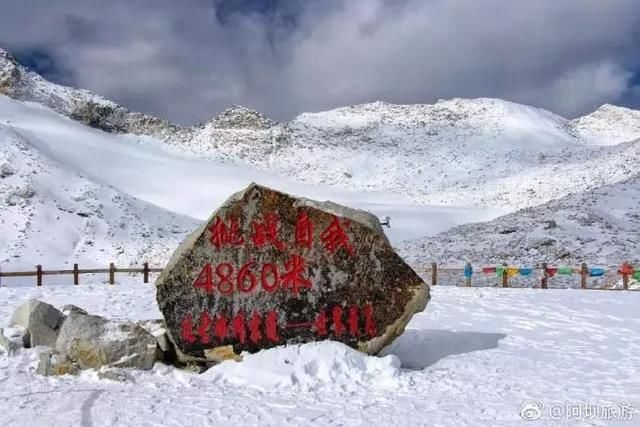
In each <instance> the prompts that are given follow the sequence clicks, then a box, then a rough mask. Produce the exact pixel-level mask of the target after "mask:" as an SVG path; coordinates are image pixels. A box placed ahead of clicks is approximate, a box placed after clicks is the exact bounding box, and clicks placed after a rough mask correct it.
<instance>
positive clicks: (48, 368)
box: [36, 350, 80, 377]
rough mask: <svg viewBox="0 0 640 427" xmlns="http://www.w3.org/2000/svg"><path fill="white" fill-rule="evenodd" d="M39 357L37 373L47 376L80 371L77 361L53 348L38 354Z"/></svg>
mask: <svg viewBox="0 0 640 427" xmlns="http://www.w3.org/2000/svg"><path fill="white" fill-rule="evenodd" d="M38 358H39V360H38V367H37V368H36V373H37V374H40V375H43V376H45V377H48V376H57V375H77V374H78V373H79V372H80V367H79V366H78V365H77V364H76V363H73V362H72V361H71V360H69V359H67V358H66V357H65V356H63V355H61V354H59V353H56V352H53V351H51V350H48V351H43V352H42V353H40V354H39V355H38Z"/></svg>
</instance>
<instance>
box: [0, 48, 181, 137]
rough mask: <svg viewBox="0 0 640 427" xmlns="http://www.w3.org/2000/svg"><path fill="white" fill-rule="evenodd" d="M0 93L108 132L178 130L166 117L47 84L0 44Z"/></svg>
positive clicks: (166, 133) (158, 133)
mask: <svg viewBox="0 0 640 427" xmlns="http://www.w3.org/2000/svg"><path fill="white" fill-rule="evenodd" d="M0 94H2V95H7V96H10V97H12V98H14V99H17V100H21V101H31V102H37V103H39V104H42V105H45V106H47V107H49V108H51V109H53V110H55V111H57V112H58V113H60V114H63V115H65V116H68V117H71V118H73V119H74V120H77V121H79V122H81V123H85V124H87V125H89V126H93V127H96V128H99V129H103V130H106V131H108V132H118V133H134V134H149V135H154V136H157V137H168V136H169V135H174V134H175V133H177V132H179V131H180V128H179V127H178V126H175V125H173V124H171V123H169V122H167V121H166V120H162V119H159V118H156V117H152V116H149V115H147V114H142V113H136V112H131V111H129V110H127V109H126V108H124V107H121V106H120V105H118V104H116V103H115V102H112V101H109V100H107V99H104V98H103V97H101V96H98V95H96V94H93V93H91V92H89V91H87V90H83V89H76V88H72V87H67V86H61V85H57V84H54V83H51V82H49V81H47V80H45V79H44V78H42V77H41V76H40V75H38V74H37V73H35V72H33V71H31V70H29V69H28V68H26V67H24V66H22V65H21V64H19V63H18V61H17V60H16V59H15V58H14V57H13V56H12V55H11V53H9V52H8V51H7V50H5V49H3V48H2V47H1V46H0Z"/></svg>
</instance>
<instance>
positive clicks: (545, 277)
mask: <svg viewBox="0 0 640 427" xmlns="http://www.w3.org/2000/svg"><path fill="white" fill-rule="evenodd" d="M624 265H626V263H625V264H623V266H624ZM504 267H505V269H504V270H503V271H502V274H501V276H499V277H497V276H495V275H494V276H493V277H494V278H495V279H496V280H499V285H501V286H502V287H504V288H508V287H512V284H511V282H510V280H513V279H514V278H513V277H510V276H509V274H508V269H507V266H506V265H504ZM162 270H163V269H162V268H150V267H149V263H147V262H145V263H144V264H143V265H142V267H126V268H120V267H116V265H115V263H110V264H109V268H89V269H79V268H78V264H74V265H73V269H72V270H43V269H42V266H41V265H37V266H36V268H35V270H31V271H9V272H5V271H1V270H0V283H1V280H2V278H3V277H35V278H36V286H42V278H43V276H53V275H73V284H74V285H79V284H80V275H81V274H108V275H109V276H108V277H109V282H108V283H109V284H111V285H114V284H115V275H116V273H142V275H143V276H142V277H143V279H142V280H143V282H144V283H149V273H160V272H162ZM536 271H537V272H540V273H541V274H540V284H539V286H536V287H540V288H542V289H549V281H550V279H551V277H552V276H550V275H549V274H548V266H547V265H546V264H542V267H541V268H537V269H532V275H531V277H530V278H528V279H529V280H532V277H533V272H536ZM572 271H573V273H575V274H577V275H579V276H580V288H581V289H600V290H640V289H630V288H629V281H630V277H631V276H632V274H633V273H632V272H633V270H631V272H630V271H622V272H621V271H618V270H617V269H616V268H614V269H609V272H610V273H613V274H616V275H620V276H622V287H621V288H620V287H615V288H612V287H604V286H600V287H588V286H587V280H588V278H589V269H588V268H587V265H586V264H584V263H583V264H582V265H581V266H579V267H572ZM416 272H417V273H421V274H424V275H427V277H428V276H430V279H431V281H430V282H431V286H436V285H438V283H439V278H440V277H441V276H443V275H449V276H451V275H453V276H455V277H456V280H454V281H456V282H457V281H458V279H459V278H460V277H463V281H462V282H461V283H463V286H467V287H471V286H474V284H473V283H474V281H477V278H478V276H479V275H481V274H482V273H480V272H473V270H472V268H471V264H469V263H467V264H466V266H465V268H451V267H439V266H438V264H437V263H435V262H434V263H432V264H431V267H430V268H428V269H416ZM471 272H472V273H471ZM474 276H476V279H474V278H473V277H474ZM480 277H481V278H482V279H484V280H482V279H481V280H480V282H486V281H487V280H486V278H487V277H490V276H480ZM427 281H428V279H427Z"/></svg>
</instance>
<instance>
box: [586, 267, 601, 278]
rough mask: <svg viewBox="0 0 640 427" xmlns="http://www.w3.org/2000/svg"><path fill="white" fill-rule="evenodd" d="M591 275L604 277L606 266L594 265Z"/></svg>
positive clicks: (590, 271)
mask: <svg viewBox="0 0 640 427" xmlns="http://www.w3.org/2000/svg"><path fill="white" fill-rule="evenodd" d="M589 276H590V277H602V276H604V268H598V267H593V268H591V269H589Z"/></svg>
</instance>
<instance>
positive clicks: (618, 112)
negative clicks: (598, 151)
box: [573, 104, 640, 145]
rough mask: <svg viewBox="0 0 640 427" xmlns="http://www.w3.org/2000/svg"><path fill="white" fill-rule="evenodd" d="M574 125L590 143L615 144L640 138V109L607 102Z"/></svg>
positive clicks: (580, 118) (575, 121) (576, 120)
mask: <svg viewBox="0 0 640 427" xmlns="http://www.w3.org/2000/svg"><path fill="white" fill-rule="evenodd" d="M573 125H574V128H575V129H576V131H577V132H579V133H580V135H581V136H582V137H583V138H584V139H585V140H586V141H589V142H590V143H594V144H609V145H615V144H619V143H621V142H626V141H631V140H634V139H638V138H640V111H637V110H631V109H629V108H624V107H617V106H615V105H610V104H605V105H603V106H602V107H600V108H598V109H597V110H596V111H594V112H593V113H591V114H588V115H586V116H584V117H579V118H577V119H575V120H574V121H573Z"/></svg>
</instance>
